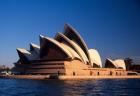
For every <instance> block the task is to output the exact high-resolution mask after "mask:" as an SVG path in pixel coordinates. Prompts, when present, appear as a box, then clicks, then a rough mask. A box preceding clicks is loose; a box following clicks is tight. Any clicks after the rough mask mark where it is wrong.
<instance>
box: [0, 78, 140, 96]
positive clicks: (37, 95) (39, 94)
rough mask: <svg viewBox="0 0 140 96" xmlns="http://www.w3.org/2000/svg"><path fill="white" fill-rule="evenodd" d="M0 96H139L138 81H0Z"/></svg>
mask: <svg viewBox="0 0 140 96" xmlns="http://www.w3.org/2000/svg"><path fill="white" fill-rule="evenodd" d="M0 96H140V79H94V80H62V81H60V80H24V79H0Z"/></svg>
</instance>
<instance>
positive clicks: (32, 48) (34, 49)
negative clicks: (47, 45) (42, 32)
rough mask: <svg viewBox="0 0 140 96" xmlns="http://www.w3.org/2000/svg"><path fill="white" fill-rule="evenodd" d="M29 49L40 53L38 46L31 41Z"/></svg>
mask: <svg viewBox="0 0 140 96" xmlns="http://www.w3.org/2000/svg"><path fill="white" fill-rule="evenodd" d="M30 51H35V52H36V53H37V54H39V53H40V46H38V45H36V44H33V43H31V44H30Z"/></svg>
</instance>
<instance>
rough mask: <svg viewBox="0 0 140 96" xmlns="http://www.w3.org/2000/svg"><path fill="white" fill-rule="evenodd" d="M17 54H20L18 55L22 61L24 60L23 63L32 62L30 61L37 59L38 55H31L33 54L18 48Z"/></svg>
mask: <svg viewBox="0 0 140 96" xmlns="http://www.w3.org/2000/svg"><path fill="white" fill-rule="evenodd" d="M17 52H18V55H19V57H20V59H22V60H23V61H24V60H25V61H30V60H34V59H37V55H33V54H31V52H29V51H28V50H26V49H23V48H17Z"/></svg>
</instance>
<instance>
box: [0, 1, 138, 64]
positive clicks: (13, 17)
mask: <svg viewBox="0 0 140 96" xmlns="http://www.w3.org/2000/svg"><path fill="white" fill-rule="evenodd" d="M54 2H55V3H54ZM79 2H80V3H79ZM0 14H1V15H0V21H1V22H0V35H1V39H0V44H1V48H0V52H1V54H0V65H3V64H5V65H7V66H12V65H13V63H14V62H16V61H17V60H18V54H17V53H16V48H18V47H21V48H25V49H29V47H27V44H29V43H30V42H33V43H35V44H38V45H39V42H38V39H36V38H38V37H39V35H41V34H42V35H45V36H46V35H47V36H48V37H54V34H56V33H57V32H62V31H63V25H64V24H65V23H69V24H71V25H73V26H74V27H75V28H76V30H78V32H80V34H81V36H82V38H83V39H84V40H85V42H86V43H87V46H88V47H89V48H96V49H97V50H98V51H99V53H100V55H101V58H102V60H103V61H104V59H105V58H108V57H109V58H110V57H111V58H112V59H113V58H125V57H139V56H140V51H139V49H140V45H139V41H140V38H139V37H140V2H138V1H137V0H134V1H131V0H128V1H125V0H124V1H121V0H119V1H92V0H88V1H87V0H83V1H81V0H77V1H75V0H70V1H65V0H61V1H57V0H52V1H51V0H46V1H45V0H41V1H39V0H29V1H27V0H20V1H18V0H12V1H11V0H0Z"/></svg>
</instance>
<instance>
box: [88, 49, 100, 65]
mask: <svg viewBox="0 0 140 96" xmlns="http://www.w3.org/2000/svg"><path fill="white" fill-rule="evenodd" d="M88 51H89V54H90V58H91V64H92V66H94V64H96V65H97V66H98V67H102V62H101V58H100V55H99V53H98V51H97V50H95V49H89V50H88Z"/></svg>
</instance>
